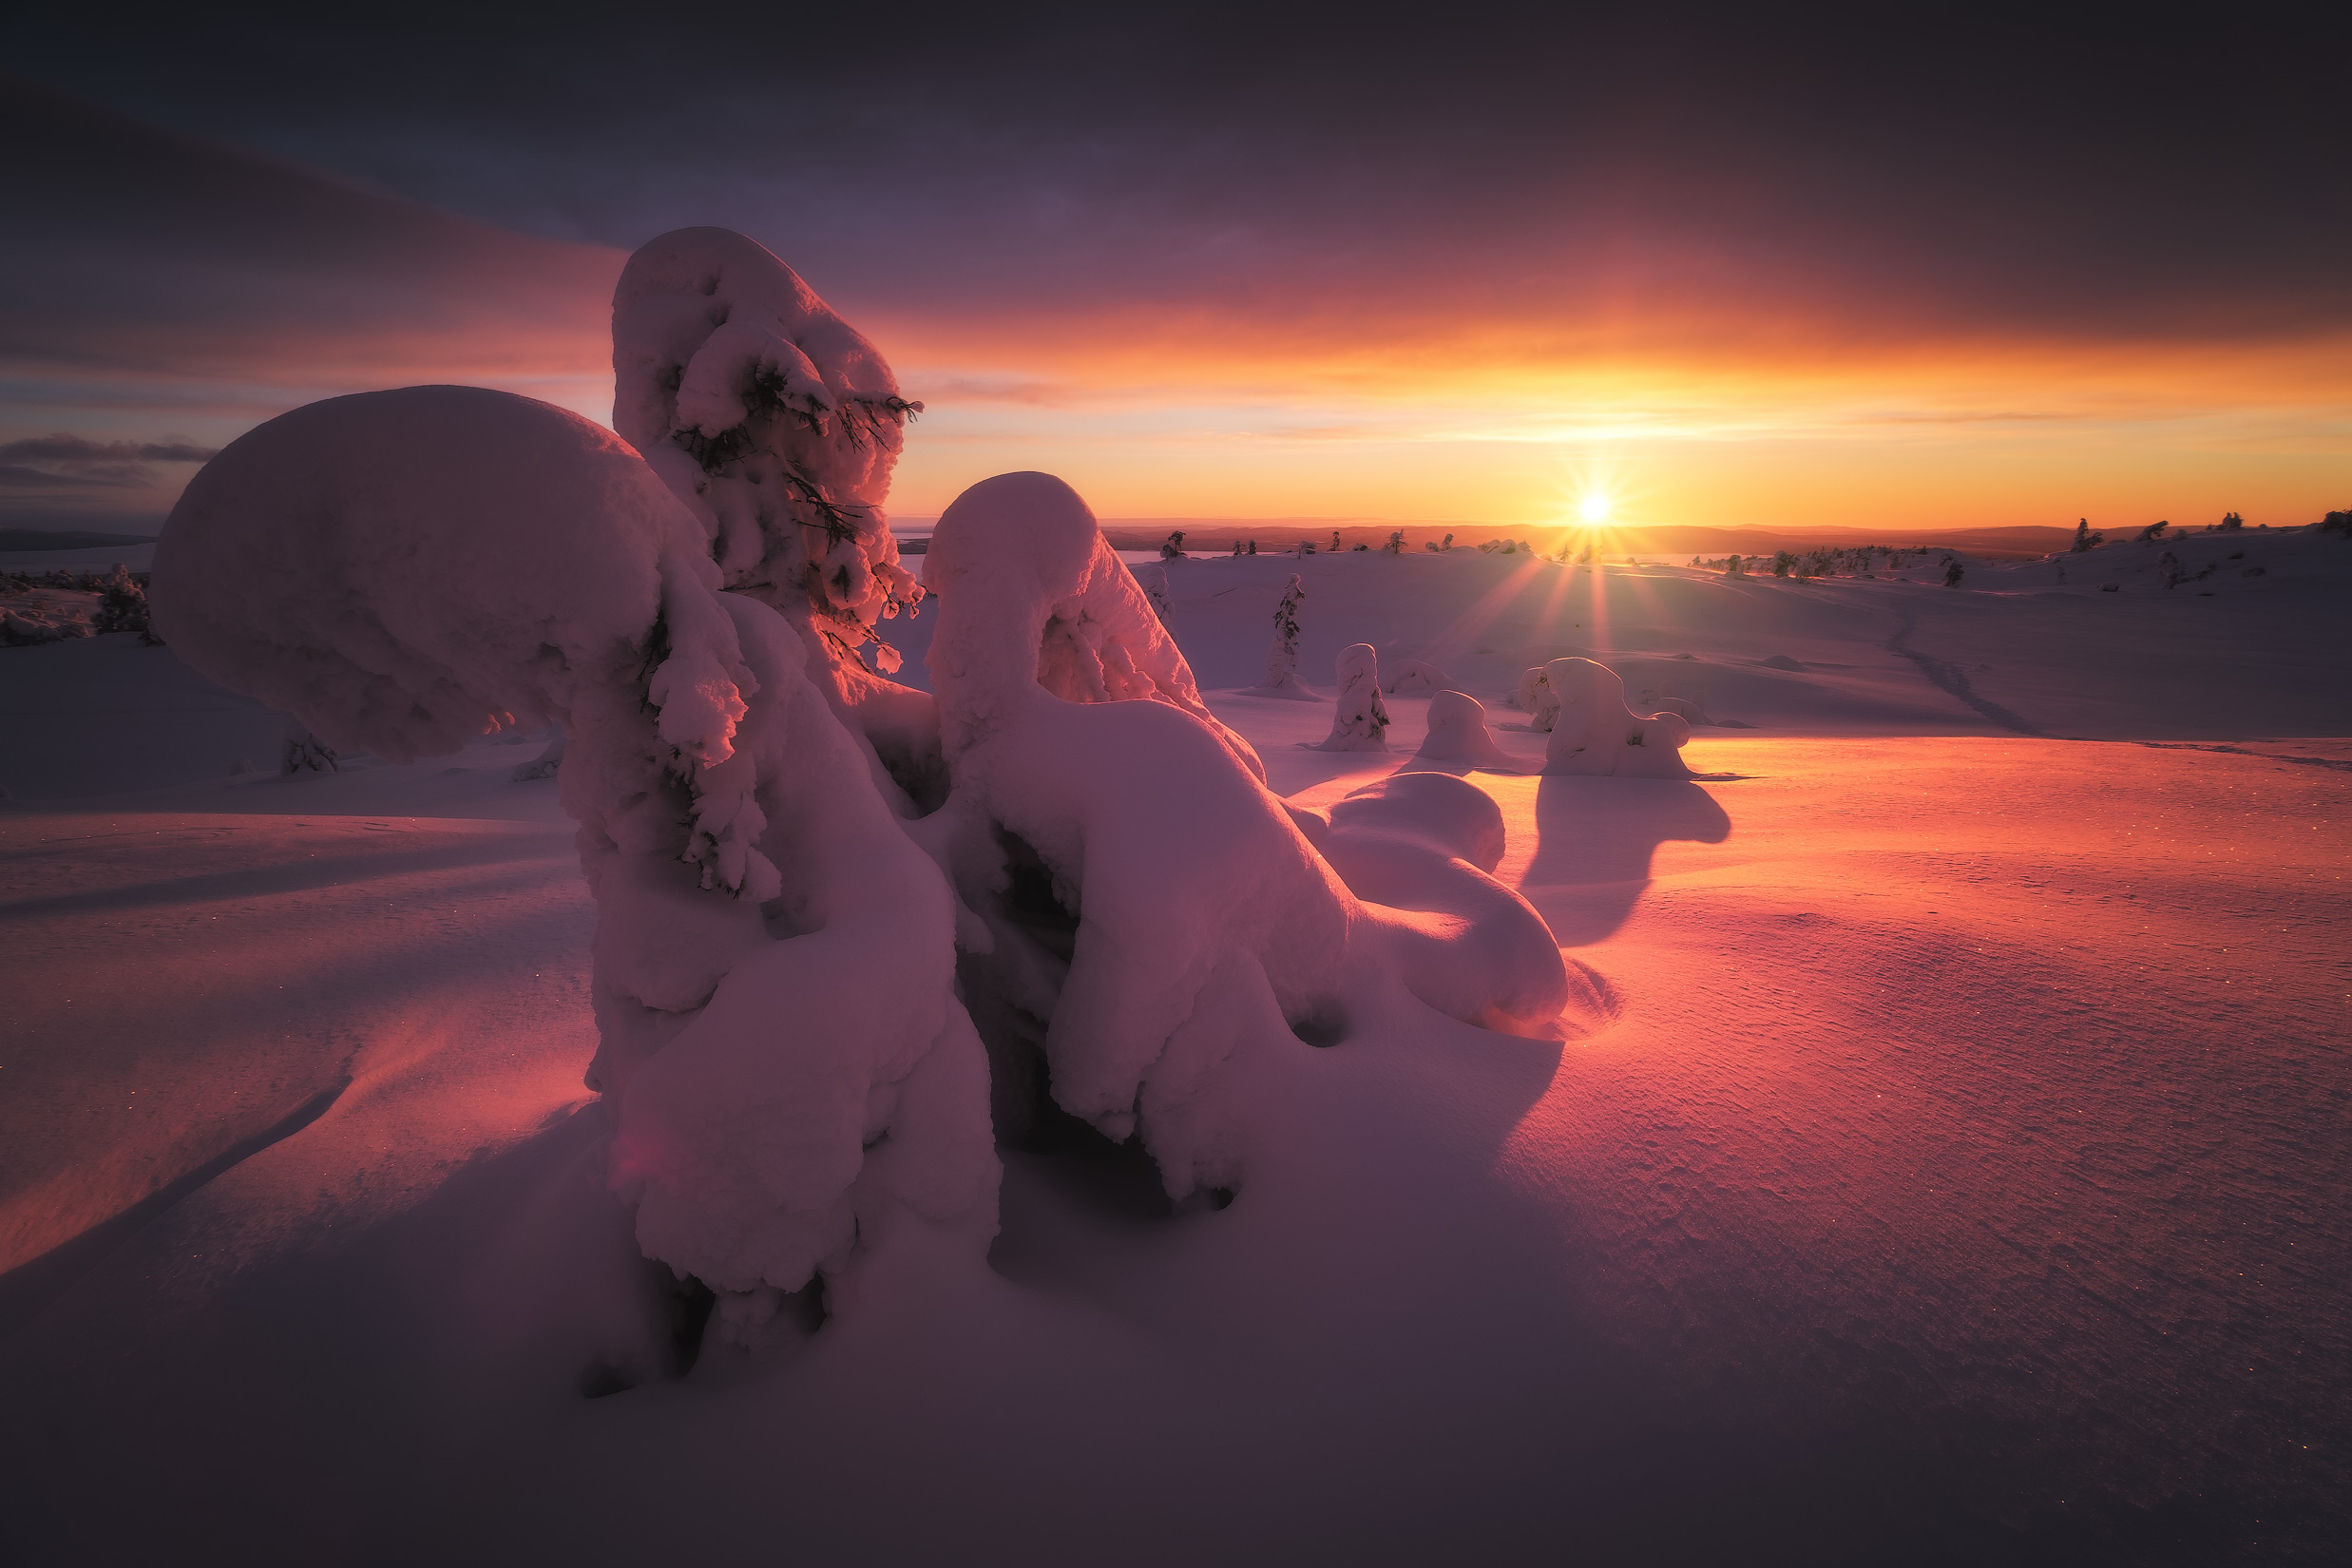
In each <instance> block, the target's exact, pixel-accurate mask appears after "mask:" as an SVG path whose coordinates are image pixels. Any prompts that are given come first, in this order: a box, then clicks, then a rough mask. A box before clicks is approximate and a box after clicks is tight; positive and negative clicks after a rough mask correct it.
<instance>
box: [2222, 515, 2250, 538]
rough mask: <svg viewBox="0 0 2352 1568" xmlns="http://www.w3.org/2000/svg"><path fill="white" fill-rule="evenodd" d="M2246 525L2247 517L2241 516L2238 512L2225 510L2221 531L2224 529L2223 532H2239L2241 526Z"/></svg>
mask: <svg viewBox="0 0 2352 1568" xmlns="http://www.w3.org/2000/svg"><path fill="white" fill-rule="evenodd" d="M2245 526H2246V519H2245V518H2243V517H2240V516H2239V515H2238V514H2237V513H2236V512H2224V513H2222V520H2221V531H2222V532H2224V533H2236V532H2237V531H2238V530H2239V529H2240V528H2243V527H2245Z"/></svg>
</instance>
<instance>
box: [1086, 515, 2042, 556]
mask: <svg viewBox="0 0 2352 1568" xmlns="http://www.w3.org/2000/svg"><path fill="white" fill-rule="evenodd" d="M1178 528H1181V529H1182V530H1183V531H1184V545H1185V548H1186V549H1188V550H1192V551H1195V552H1208V551H1222V550H1230V549H1232V548H1233V542H1234V541H1235V540H1249V539H1254V540H1256V541H1257V542H1258V547H1259V548H1260V549H1264V548H1266V547H1268V546H1269V545H1274V546H1287V545H1295V544H1297V543H1298V542H1299V541H1300V540H1302V539H1311V540H1313V541H1314V542H1315V543H1316V544H1317V545H1322V546H1323V547H1325V548H1327V549H1328V548H1329V547H1330V540H1331V535H1332V534H1333V533H1337V534H1338V535H1339V541H1340V546H1341V547H1342V548H1343V549H1352V548H1353V547H1354V546H1356V545H1371V546H1372V547H1373V548H1375V549H1377V548H1378V547H1379V546H1380V545H1384V544H1386V542H1387V539H1388V535H1389V534H1390V533H1391V532H1401V533H1403V534H1404V535H1405V544H1406V545H1407V546H1408V547H1410V548H1412V549H1419V548H1420V547H1421V546H1422V545H1424V544H1425V543H1429V544H1434V543H1436V542H1438V541H1440V540H1442V539H1444V537H1445V535H1447V534H1449V533H1450V534H1452V535H1453V536H1454V543H1455V545H1458V546H1459V545H1479V544H1482V543H1483V542H1484V541H1486V540H1489V539H1524V540H1526V541H1528V542H1529V543H1531V544H1533V545H1535V546H1536V547H1537V548H1539V549H1541V550H1545V551H1552V550H1557V549H1558V548H1560V547H1561V546H1562V545H1566V544H1569V543H1570V542H1572V541H1573V542H1574V543H1576V544H1578V545H1581V544H1582V542H1583V533H1584V530H1582V529H1580V528H1570V527H1565V526H1551V527H1531V526H1526V525H1523V524H1520V525H1505V524H1498V523H1478V522H1456V523H1399V522H1391V521H1388V520H1386V519H1383V518H1363V517H1339V518H1329V519H1315V518H1301V517H1282V518H1233V517H1106V518H1104V519H1103V520H1102V531H1103V534H1104V536H1105V537H1107V538H1108V539H1109V540H1110V542H1111V543H1112V545H1115V546H1116V547H1118V548H1119V549H1122V550H1137V549H1151V548H1153V547H1155V546H1157V545H1158V544H1159V543H1160V542H1161V541H1162V540H1164V539H1166V538H1167V537H1168V535H1169V534H1170V533H1171V532H1172V531H1174V530H1176V529H1178ZM2074 537H2075V533H2074V530H2073V529H2072V528H2058V527H2040V526H2009V527H1983V528H1968V527H1961V528H1933V527H1903V526H1888V527H1884V528H1854V527H1820V528H1804V529H1796V528H1723V527H1704V526H1696V525H1683V524H1670V525H1660V526H1654V527H1602V528H1600V529H1598V530H1597V536H1596V538H1595V540H1594V543H1595V544H1596V545H1598V547H1599V549H1600V553H1601V554H1602V555H1604V556H1626V555H1655V556H1668V557H1673V556H1681V557H1684V558H1688V557H1690V556H1693V555H1698V556H1710V557H1720V556H1726V555H1732V554H1738V555H1756V554H1759V553H1761V554H1766V555H1769V554H1771V553H1772V552H1773V551H1775V550H1809V549H1816V548H1820V547H1823V546H1834V547H1840V548H1849V547H1852V546H1856V545H1891V546H1899V547H1901V548H1903V549H1918V548H1922V547H1923V546H1929V545H1943V546H1945V547H1947V548H1950V549H1955V550H1961V551H1965V552H1966V553H1968V554H1970V555H1977V556H1993V557H2008V558H2031V557H2036V556H2043V555H2048V554H2049V553H2050V552H2051V551H2053V550H2062V549H2064V548H2066V546H2067V545H2068V543H2069V542H2070V541H2072V540H2073V538H2074Z"/></svg>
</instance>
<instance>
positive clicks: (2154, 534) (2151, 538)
mask: <svg viewBox="0 0 2352 1568" xmlns="http://www.w3.org/2000/svg"><path fill="white" fill-rule="evenodd" d="M2170 526H2172V525H2171V524H2170V523H2167V522H2164V521H2162V520H2158V521H2156V522H2154V523H2151V524H2150V525H2148V526H2146V527H2144V528H2142V529H2141V530H2140V531H2139V532H2138V533H2136V534H2134V535H2133V536H2132V544H2134V545H2148V544H2152V543H2154V542H2156V541H2158V540H2161V539H2162V538H2163V537H2164V530H2165V529H2167V528H2169V527H2170Z"/></svg>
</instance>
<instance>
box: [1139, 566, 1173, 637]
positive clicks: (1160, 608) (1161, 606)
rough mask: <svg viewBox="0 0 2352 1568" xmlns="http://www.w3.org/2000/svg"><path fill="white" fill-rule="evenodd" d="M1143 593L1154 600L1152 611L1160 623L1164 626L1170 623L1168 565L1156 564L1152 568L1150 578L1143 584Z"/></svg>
mask: <svg viewBox="0 0 2352 1568" xmlns="http://www.w3.org/2000/svg"><path fill="white" fill-rule="evenodd" d="M1143 595H1144V597H1145V598H1146V599H1148V600H1150V601H1151V602H1152V613H1153V614H1154V615H1156V616H1157V617H1158V618H1159V623H1160V624H1161V625H1163V626H1165V625H1166V624H1168V568H1167V567H1165V566H1156V567H1154V568H1153V569H1152V575H1151V578H1150V580H1149V581H1147V582H1145V583H1144V584H1143Z"/></svg>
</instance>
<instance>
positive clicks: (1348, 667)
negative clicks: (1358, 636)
mask: <svg viewBox="0 0 2352 1568" xmlns="http://www.w3.org/2000/svg"><path fill="white" fill-rule="evenodd" d="M1337 673H1338V677H1339V701H1338V705H1337V706H1336V707H1335V708H1334V710H1333V711H1332V714H1331V733H1330V734H1329V736H1326V737H1324V739H1323V740H1322V742H1321V743H1320V744H1319V745H1318V746H1317V747H1316V750H1318V751H1325V752H1385V751H1386V750H1387V749H1388V742H1387V739H1386V736H1387V733H1388V707H1387V704H1386V703H1385V702H1383V701H1381V699H1380V655H1379V654H1378V653H1377V652H1375V651H1374V649H1373V647H1372V645H1371V644H1370V643H1369V642H1353V643H1349V644H1348V646H1347V647H1345V648H1342V649H1341V650H1340V651H1339V662H1338V666H1337Z"/></svg>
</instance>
